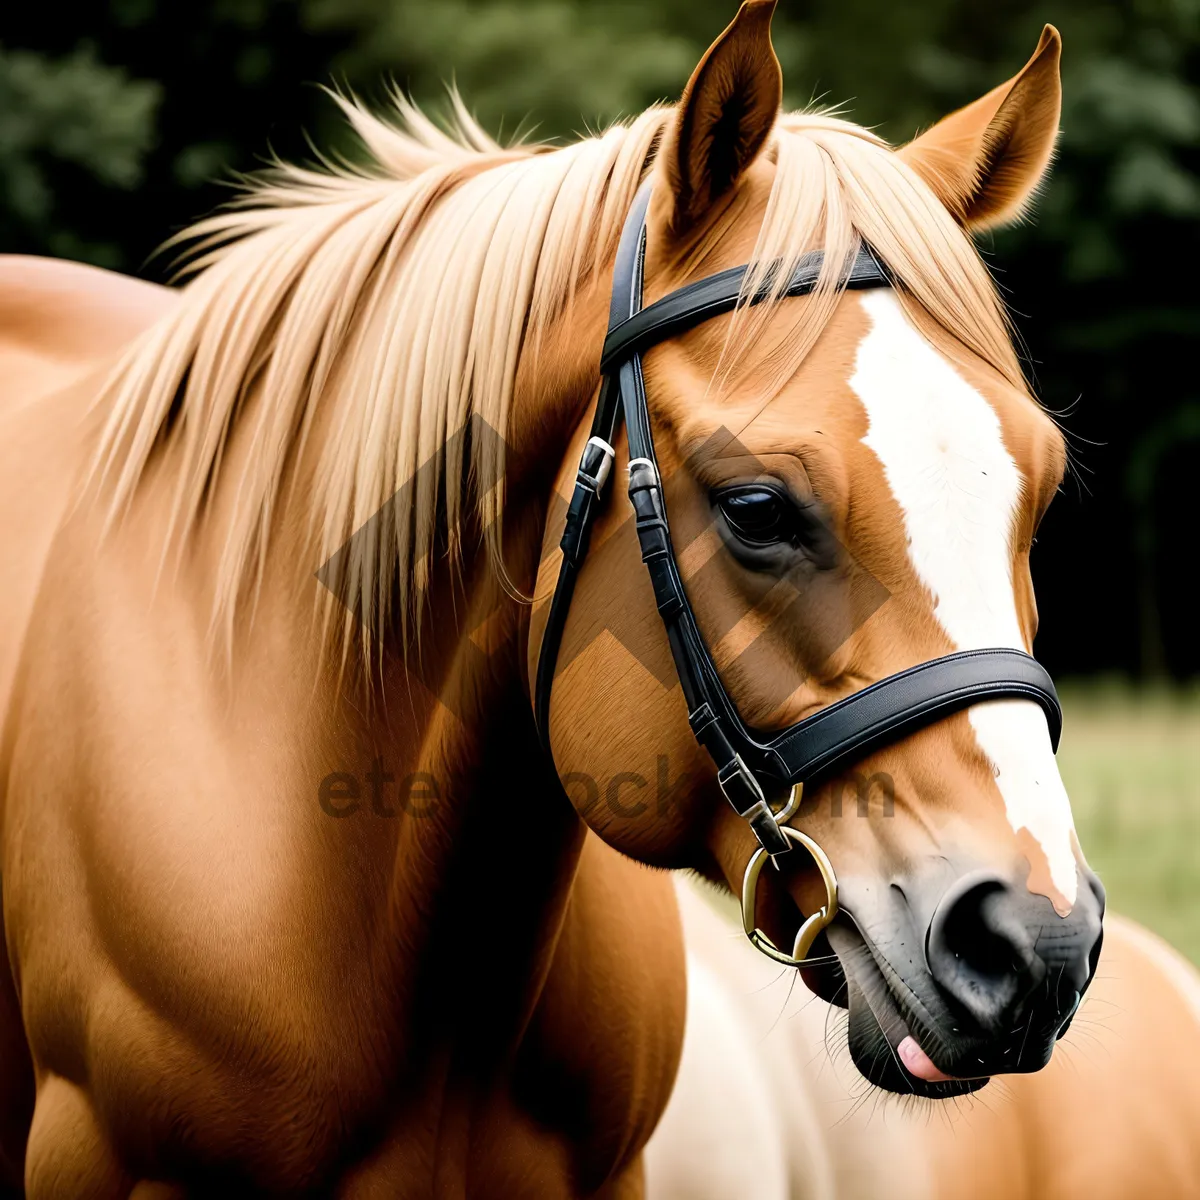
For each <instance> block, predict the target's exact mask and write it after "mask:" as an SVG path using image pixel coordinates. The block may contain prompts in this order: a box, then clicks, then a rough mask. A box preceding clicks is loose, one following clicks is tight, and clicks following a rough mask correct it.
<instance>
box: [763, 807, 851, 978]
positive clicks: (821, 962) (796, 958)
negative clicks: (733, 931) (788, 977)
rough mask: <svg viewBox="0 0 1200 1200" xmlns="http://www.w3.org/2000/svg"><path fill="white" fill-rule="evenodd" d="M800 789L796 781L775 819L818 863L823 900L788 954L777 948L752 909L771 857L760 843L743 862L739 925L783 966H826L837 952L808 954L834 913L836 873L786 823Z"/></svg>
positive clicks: (807, 840) (819, 851)
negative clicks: (815, 955)
mask: <svg viewBox="0 0 1200 1200" xmlns="http://www.w3.org/2000/svg"><path fill="white" fill-rule="evenodd" d="M802 792H803V785H802V784H797V785H796V786H795V787H794V788H793V789H792V794H791V796H790V797H789V799H788V802H787V804H786V805H784V807H783V809H782V810H781V811H780V812H779V814H778V816H777V817H776V820H777V821H778V823H779V828H780V830H781V831H782V832H783V835H784V836H785V837H786V838H787V839H788V840H789V841H791V842H792V843H794V844H795V845H797V846H802V847H803V848H804V849H805V850H807V851H808V853H809V856H810V857H811V858H812V860H813V862H815V863H816V864H817V870H818V871H820V873H821V881H822V882H823V883H824V884H825V903H824V904H822V905H821V907H820V908H819V909H817V911H816V912H815V913H813V914H812V916H810V917H806V918H805V920H804V923H803V924H802V925H801V926H800V929H799V930H798V931H797V933H796V940H795V941H794V942H793V943H792V952H791V954H787V953H785V952H784V951H783V950H780V949H779V947H778V946H776V945H775V943H774V942H773V941H771V939H770V938H769V937H768V936H767V935H766V934H765V933H764V932H763V931H762V930H761V929H759V928H758V926H757V925H756V924H755V920H754V909H755V900H756V898H757V896H758V877H759V876H760V875H761V874H762V869H763V867H764V866H765V865H766V861H767V859H768V858H770V857H771V856H770V855H769V854H768V853H767V851H766V850H765V849H764V848H763V847H761V846H760V847H759V848H758V849H757V850H755V852H754V853H753V854H752V855H751V857H750V861H749V862H748V863H747V864H746V874H745V876H743V878H742V928H743V929H744V930H745V932H746V936H747V937H748V938H749V939H750V943H751V945H753V946H754V948H755V949H756V950H760V951H762V953H763V954H765V955H766V956H767V957H768V958H771V959H774V960H775V961H776V962H777V963H782V964H783V965H784V966H785V967H817V966H826V965H828V964H829V963H831V962H836V961H837V956H836V955H829V954H826V955H821V956H819V957H817V958H808V957H807V955H808V952H809V951H810V950H811V949H812V946H813V943H814V942H815V941H816V940H817V936H818V935H819V934H820V933H821V932H822V930H824V929H825V928H826V926H828V925H829V924H830V922H831V921H832V920H833V918H834V917H836V916H837V911H838V902H837V875H836V874H835V873H834V870H833V864H832V863H831V862H830V861H829V856H828V855H827V854H826V853H825V851H824V850H822V849H821V847H820V846H819V845H817V843H816V842H814V841H813V839H812V838H810V837H809V836H808V834H806V833H801V832H800V830H798V829H793V828H792V827H791V826H790V825H787V824H785V822H786V821H787V820H788V819H789V818H790V817H791V816H792V815H793V814H794V813H795V812H796V810H797V809H798V808H799V807H800V797H801V795H802ZM771 861H772V862H774V864H775V867H776V869H778V867H779V862H778V858H772V859H771Z"/></svg>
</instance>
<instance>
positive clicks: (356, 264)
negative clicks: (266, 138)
mask: <svg viewBox="0 0 1200 1200" xmlns="http://www.w3.org/2000/svg"><path fill="white" fill-rule="evenodd" d="M340 103H341V105H342V107H343V109H344V110H345V113H346V115H347V117H348V119H349V121H350V124H351V125H352V127H353V129H354V130H355V132H356V133H357V135H358V136H359V138H361V140H362V142H363V144H364V146H365V148H366V151H367V163H366V165H362V166H358V165H347V164H337V165H335V164H330V163H324V164H322V165H321V166H319V167H317V168H300V167H289V166H281V167H278V168H277V169H275V170H274V171H273V172H271V173H270V174H269V175H268V176H266V177H264V178H262V179H260V180H258V181H257V182H254V183H253V184H252V185H251V186H250V187H249V188H248V190H247V192H246V193H245V195H244V196H243V197H242V198H241V200H240V201H238V202H237V203H236V204H235V205H233V206H231V207H230V209H228V210H227V211H224V212H222V213H220V214H218V215H217V216H214V217H212V218H210V219H208V220H206V221H204V222H202V223H201V224H199V225H197V226H196V227H194V228H193V229H192V230H190V231H189V232H188V233H187V234H186V235H184V236H185V237H186V238H188V239H190V240H192V241H193V243H194V244H195V247H196V250H195V257H194V259H193V261H192V263H191V266H190V268H189V274H190V278H189V280H188V282H187V284H186V286H185V287H184V288H183V291H182V296H181V302H180V303H179V304H178V305H177V306H176V307H174V308H173V309H171V310H170V311H169V312H168V313H167V314H166V315H165V316H164V318H163V319H162V320H161V321H160V322H159V323H157V324H156V325H155V326H154V327H152V328H151V329H150V330H149V331H148V332H147V333H146V334H145V335H144V336H143V337H142V338H141V339H140V340H139V341H138V342H137V343H135V344H134V346H133V347H132V348H131V349H130V351H129V352H128V353H127V355H126V356H125V358H124V360H123V361H122V363H121V364H120V366H119V368H118V370H117V372H116V373H115V375H114V377H113V379H112V381H111V383H110V385H109V387H108V388H107V390H106V393H105V396H104V397H103V401H104V403H105V404H107V405H108V406H109V409H108V411H109V416H108V419H107V424H106V426H105V429H104V433H103V437H102V439H101V443H100V446H99V450H98V453H97V457H96V460H95V464H94V470H93V473H92V480H93V482H99V484H100V485H101V486H103V487H105V488H107V489H108V492H109V495H110V497H111V508H110V517H111V518H112V519H116V518H117V517H119V515H120V513H121V512H122V511H123V510H124V508H125V506H127V505H128V503H129V502H130V500H131V498H132V497H133V495H134V494H135V492H136V490H137V487H138V484H139V481H140V480H141V479H142V478H143V476H144V474H145V472H146V470H147V467H148V465H149V464H150V462H151V460H152V459H153V458H154V456H155V455H156V454H158V453H160V452H161V451H162V450H163V448H164V447H166V446H168V445H169V446H171V447H174V449H175V450H176V452H177V455H178V457H177V458H176V459H175V461H176V462H178V463H179V464H180V465H181V466H180V470H179V474H178V479H177V483H176V486H175V492H174V501H173V506H172V511H171V522H170V530H171V536H170V537H169V539H168V543H169V544H176V545H178V544H179V543H180V542H181V541H182V540H186V537H187V535H188V533H189V532H190V531H191V530H192V529H193V528H195V527H196V525H197V523H198V522H200V521H201V520H202V519H203V516H204V513H205V511H206V503H207V501H208V499H209V498H210V496H211V494H212V491H213V489H214V487H215V485H216V483H217V481H218V480H219V479H220V478H221V477H222V463H223V456H224V452H225V450H226V448H227V446H228V444H229V442H230V439H231V438H232V436H233V435H234V432H235V430H236V431H237V433H238V436H239V437H241V438H248V439H249V441H248V443H247V444H248V446H249V452H248V453H247V454H244V455H240V456H239V461H242V462H245V463H247V464H248V465H247V467H246V468H245V470H244V472H243V473H242V474H240V476H239V477H238V478H236V479H235V480H230V481H228V484H229V486H230V487H231V488H232V489H233V491H234V496H235V499H234V503H233V507H232V516H231V518H230V521H229V526H228V529H227V531H226V535H225V538H224V547H225V548H224V552H223V557H222V561H221V563H220V566H219V572H218V579H217V581H216V601H215V609H214V614H213V617H214V630H218V629H224V630H225V632H226V633H227V634H228V635H230V636H231V635H232V632H233V628H234V615H235V613H236V612H237V611H239V608H240V606H241V605H242V604H243V602H245V601H246V600H247V599H248V598H252V597H253V596H254V595H255V594H256V591H257V586H258V582H259V581H260V580H261V573H262V567H263V562H264V558H265V554H266V551H267V547H268V543H269V541H270V539H271V536H272V531H273V529H274V528H275V525H276V522H277V520H278V519H279V515H280V512H281V510H283V509H285V508H288V507H289V506H292V505H304V506H305V509H306V511H305V513H304V515H303V517H302V518H300V519H303V520H305V521H307V524H308V533H309V540H310V541H311V545H312V547H313V550H314V562H313V566H314V568H315V567H316V566H317V565H318V564H319V563H321V562H325V561H327V560H330V559H332V558H333V556H334V555H335V553H336V552H338V551H339V550H342V549H343V547H346V546H347V545H349V547H350V552H349V553H346V552H345V551H344V550H343V553H342V555H341V559H340V560H339V561H340V568H339V570H340V572H341V578H340V579H339V581H338V588H337V590H338V592H339V594H340V596H341V598H342V599H343V601H344V602H345V603H346V604H347V606H348V608H349V611H351V612H354V613H355V614H356V615H357V616H358V618H359V620H357V621H351V622H348V623H344V624H346V628H347V630H348V631H349V632H346V635H345V637H344V638H343V639H342V644H343V649H345V648H346V647H347V646H348V645H349V644H350V642H351V641H353V632H352V631H353V630H361V632H362V637H363V639H364V642H365V644H367V645H374V646H376V647H378V646H380V645H382V643H383V640H384V636H383V635H384V634H385V633H386V632H387V631H388V630H389V629H393V628H395V627H396V626H397V623H398V626H399V629H400V630H401V631H402V641H406V638H407V634H408V631H410V630H411V629H412V628H414V627H415V623H416V622H415V618H416V617H417V616H418V615H419V614H418V609H419V606H420V604H421V598H422V597H423V595H424V594H425V591H426V589H425V588H424V587H423V586H421V583H422V580H423V578H424V576H425V573H426V571H427V569H428V564H429V562H430V559H431V556H432V555H433V554H434V553H435V551H436V548H437V547H438V546H439V545H441V544H443V543H442V542H439V536H441V537H442V538H443V539H444V538H445V536H446V530H447V528H449V529H450V530H454V529H457V528H458V527H459V522H460V520H461V517H462V516H463V514H464V513H466V512H467V511H469V509H470V507H471V506H475V507H476V508H477V509H479V510H480V516H481V518H482V522H483V527H484V528H485V529H488V530H489V534H490V536H491V537H492V539H493V545H492V550H493V552H495V551H496V549H497V547H498V536H499V524H500V522H499V515H500V512H501V509H502V505H503V493H502V488H501V487H499V486H481V485H480V483H479V481H481V480H482V481H489V480H490V481H496V480H501V479H502V478H503V462H502V461H498V457H499V456H502V454H503V435H504V434H505V433H506V432H507V430H508V427H509V419H510V413H511V409H512V399H513V387H514V380H515V377H516V370H517V364H518V360H519V356H520V354H521V352H522V349H523V348H525V347H528V346H530V345H535V344H536V343H537V341H538V339H539V338H541V337H542V336H543V335H544V334H545V332H546V331H547V329H548V327H549V326H550V323H551V322H553V321H556V320H560V319H563V318H564V313H565V312H566V311H567V310H568V309H569V306H570V304H571V301H572V298H573V296H574V295H575V293H576V292H577V291H578V290H579V289H580V288H581V287H582V286H583V285H585V284H586V283H587V282H588V281H589V280H590V279H591V278H592V277H593V275H594V273H595V272H596V271H598V270H600V269H602V268H605V267H606V265H607V264H608V263H609V262H610V261H611V259H612V256H613V254H614V253H615V250H616V243H617V240H618V238H619V235H620V231H621V227H622V224H623V222H624V219H625V216H626V213H627V211H628V209H629V206H630V204H631V203H632V200H633V197H634V194H635V192H636V190H637V187H638V185H639V183H640V182H641V180H642V179H643V178H644V177H645V176H646V174H647V172H648V171H649V170H650V169H651V168H652V165H653V159H654V154H655V152H656V149H657V146H658V145H659V143H660V141H661V140H662V135H663V134H664V132H665V130H666V129H667V127H668V122H669V121H670V120H671V119H672V117H673V110H672V109H670V108H662V107H659V108H652V109H650V110H648V111H647V112H645V113H643V114H641V115H640V116H639V117H637V118H635V119H634V120H632V121H630V122H629V123H628V124H619V125H615V126H613V127H612V128H610V129H608V130H607V131H606V132H604V133H601V134H599V135H596V136H593V137H588V138H585V139H582V140H580V141H578V142H575V143H573V144H571V145H568V146H564V147H561V148H553V147H550V146H545V145H519V146H515V147H507V148H505V147H501V146H499V145H497V144H496V143H495V142H494V141H493V140H492V139H491V138H490V137H489V136H488V135H487V134H486V133H485V132H484V131H483V130H482V129H481V128H480V127H479V126H478V125H477V124H476V123H475V121H474V120H472V118H471V117H470V116H469V114H468V113H467V112H466V111H465V110H464V109H463V107H462V105H461V103H460V102H458V100H457V97H455V98H454V110H453V119H452V121H451V122H449V126H448V129H442V128H440V127H439V126H437V125H436V124H434V123H433V122H431V121H430V120H429V119H428V118H427V117H425V116H424V115H423V114H422V113H421V112H419V111H418V110H417V109H416V108H415V107H414V106H413V105H411V104H410V103H409V102H407V101H406V100H404V99H403V98H397V99H396V101H395V109H394V111H393V112H392V113H391V114H390V116H389V119H386V120H385V119H381V118H380V117H377V116H374V115H372V114H371V113H369V112H367V111H366V110H364V109H363V108H362V107H360V106H359V105H358V104H357V103H355V102H353V101H349V100H341V101H340ZM768 153H769V154H770V155H771V156H772V158H773V159H774V161H775V163H776V168H777V169H776V173H775V182H774V185H773V190H772V193H771V196H770V199H769V202H768V208H767V212H766V216H765V219H764V222H763V226H762V229H761V231H760V234H759V237H758V243H757V250H756V254H755V256H754V261H755V263H756V264H757V270H756V271H755V272H752V274H751V277H750V279H749V280H748V281H747V289H751V288H754V287H757V286H758V281H759V280H760V279H761V278H762V277H763V272H764V271H766V270H767V269H768V268H769V266H770V264H772V263H778V262H779V261H781V260H782V261H783V262H784V263H785V264H787V263H793V262H795V261H796V260H797V259H798V258H799V257H800V256H801V255H802V254H803V253H804V252H806V251H808V250H810V249H811V248H812V247H813V246H814V245H818V246H823V247H824V249H825V251H826V256H827V264H826V271H825V278H824V280H823V283H822V285H821V286H820V287H819V288H818V291H817V293H816V294H815V296H814V299H813V300H812V302H811V303H810V304H809V305H807V306H798V308H803V309H804V310H805V320H804V323H803V325H802V326H801V327H800V328H798V330H797V336H796V337H795V338H794V339H792V340H791V341H790V342H789V344H788V349H787V352H786V358H787V361H786V362H780V363H779V364H777V366H778V369H779V371H780V373H781V376H786V375H788V374H790V373H792V372H793V371H794V370H795V369H796V367H797V366H798V365H799V362H800V360H801V359H802V358H803V357H804V355H805V354H806V353H807V352H808V350H809V349H810V348H811V346H812V345H813V343H814V341H815V340H816V338H817V336H818V335H819V333H820V331H821V329H822V328H823V326H824V324H825V322H826V321H827V320H828V317H829V316H830V314H831V313H832V311H833V306H834V305H835V304H836V302H837V298H838V291H837V273H838V268H839V265H840V264H841V263H843V262H845V261H846V259H847V258H848V257H849V256H850V255H851V254H853V252H854V251H855V249H856V248H857V245H858V243H859V240H860V239H862V240H865V241H867V242H868V243H869V244H870V245H871V246H872V247H873V248H874V250H875V252H876V253H877V255H878V256H879V257H880V259H881V260H882V261H883V262H884V263H885V264H886V265H887V267H888V268H889V269H890V270H891V272H892V273H893V275H894V277H895V280H896V284H897V287H898V289H899V290H900V292H901V294H902V296H904V298H905V301H906V303H910V304H915V305H916V306H918V307H919V308H920V309H921V310H924V312H925V313H926V314H928V316H929V317H930V318H932V320H934V321H935V322H936V323H937V324H938V325H940V326H942V327H943V328H945V329H947V330H949V331H951V332H953V334H954V335H955V337H957V338H958V339H959V340H960V341H961V342H962V343H963V344H964V345H965V346H966V347H967V348H968V349H970V350H971V351H973V352H975V353H977V354H979V355H980V356H982V357H983V358H984V359H985V360H987V361H988V362H990V363H992V364H993V365H994V366H995V367H996V368H997V369H998V370H1000V371H1001V372H1002V373H1003V374H1004V375H1005V376H1006V377H1007V378H1009V379H1010V380H1012V381H1014V382H1020V380H1021V372H1020V368H1019V365H1018V363H1017V361H1016V358H1015V355H1014V353H1013V349H1012V345H1011V340H1010V337H1009V333H1008V329H1007V324H1006V320H1005V316H1004V312H1003V308H1002V305H1001V304H1000V302H999V300H998V298H997V296H996V292H995V289H994V287H993V285H992V282H991V279H990V277H989V275H988V273H987V270H986V268H985V267H984V265H983V263H982V261H981V259H980V258H979V256H978V254H977V252H976V251H975V248H974V246H973V245H972V243H971V241H970V239H969V238H968V237H967V236H966V235H965V234H964V233H963V232H962V231H961V230H960V229H959V227H958V226H957V224H956V223H955V222H954V221H953V219H952V218H951V217H950V216H949V214H948V213H947V212H946V211H945V209H944V208H943V207H942V205H941V204H940V203H939V202H938V201H937V199H936V198H935V197H934V195H933V193H932V192H931V191H930V190H929V189H928V187H927V186H926V185H925V184H924V183H923V182H922V181H921V180H920V179H919V178H918V177H917V176H916V174H915V173H914V172H913V171H911V170H910V169H909V168H908V167H907V166H906V165H905V164H904V163H903V162H902V161H901V159H900V158H899V157H898V156H897V155H895V154H894V153H893V152H892V151H891V150H890V148H888V146H887V145H886V144H885V143H884V142H883V141H882V140H881V139H879V138H878V137H876V136H875V135H873V134H871V133H869V132H867V131H866V130H864V129H862V128H860V127H858V126H855V125H853V124H850V123H849V122H846V121H842V120H839V119H837V118H835V117H832V116H829V115H826V114H820V113H808V114H805V113H800V114H789V115H784V116H782V117H781V118H780V120H779V122H778V124H777V127H776V131H775V133H774V135H773V143H772V146H771V148H770V150H769V151H768ZM787 274H788V272H787V271H786V270H785V271H783V272H781V273H780V275H779V276H778V277H779V278H782V279H786V277H787ZM770 307H771V306H769V305H763V306H761V307H759V308H755V309H752V308H750V307H747V308H745V309H744V310H742V311H741V313H740V314H739V315H738V316H737V317H736V318H735V320H737V321H741V322H744V323H745V324H744V325H743V333H744V335H745V336H741V337H738V338H737V339H731V341H730V344H731V345H737V347H738V350H737V354H736V355H734V356H730V357H729V358H728V360H727V361H726V362H725V364H724V367H725V369H726V370H735V369H736V365H737V362H738V361H740V360H741V359H742V357H743V356H744V355H745V354H746V353H748V352H749V350H750V349H752V348H753V345H754V342H755V338H756V336H757V332H758V330H759V329H760V328H761V325H762V323H763V321H764V320H765V319H766V315H767V310H768V309H769V308H770ZM597 351H598V347H597ZM251 397H255V398H256V399H255V402H253V403H251V402H250V400H251ZM318 413H322V414H323V423H322V442H321V444H320V445H319V446H314V447H309V449H310V452H311V453H312V455H313V460H314V461H315V464H316V468H315V476H314V477H313V479H311V480H307V479H306V487H305V495H304V496H303V497H301V496H298V495H293V494H292V492H293V489H292V486H291V483H292V482H294V479H295V476H294V472H293V471H292V468H293V467H294V465H295V463H296V462H297V460H298V459H299V457H300V455H301V454H302V453H303V452H304V451H305V448H306V446H307V445H308V441H309V435H310V432H311V430H312V429H313V426H314V424H315V422H316V419H317V415H318ZM475 418H477V419H479V420H481V421H482V422H485V423H486V425H487V426H488V427H490V428H491V429H492V430H495V431H496V432H497V433H498V434H500V435H501V436H500V437H498V438H496V439H492V440H491V441H490V442H486V443H484V444H477V445H473V446H472V447H471V451H470V456H468V455H467V454H464V452H463V445H464V440H465V439H464V438H462V437H457V438H456V437H455V436H454V435H455V434H456V433H459V432H460V431H462V430H463V429H464V428H465V427H466V426H467V425H468V423H469V422H471V421H472V420H473V419H475ZM472 456H473V458H474V461H468V457H472ZM483 459H486V460H487V461H483ZM418 468H421V473H420V478H419V485H416V486H410V487H405V484H406V483H407V482H409V481H413V480H416V479H417V478H418ZM226 473H227V472H226ZM397 497H403V500H402V501H400V500H397ZM439 529H440V530H441V535H439ZM356 531H358V532H357V533H356ZM352 534H355V537H354V538H353V539H352V540H351V541H350V542H349V543H348V539H351V535H352ZM450 540H451V542H453V538H452V537H451V539H450ZM164 553H165V550H164ZM497 561H498V559H497ZM397 581H398V583H397ZM318 590H319V589H318ZM334 624H336V622H334ZM326 625H327V628H328V627H329V626H330V619H329V617H328V615H327V616H326Z"/></svg>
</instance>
